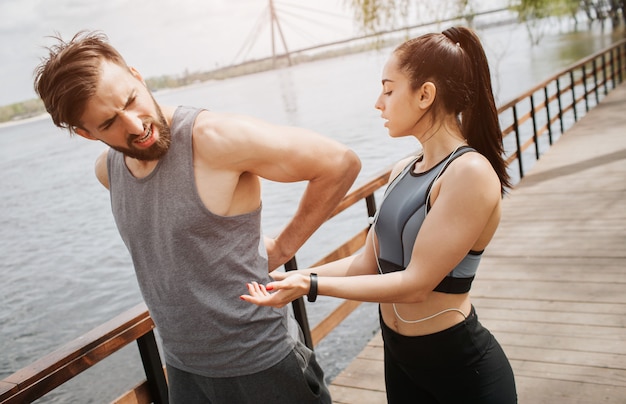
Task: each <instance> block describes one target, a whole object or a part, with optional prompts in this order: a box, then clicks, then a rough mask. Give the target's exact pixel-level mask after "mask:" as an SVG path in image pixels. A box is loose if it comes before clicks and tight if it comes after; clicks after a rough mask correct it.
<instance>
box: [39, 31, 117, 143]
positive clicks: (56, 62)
mask: <svg viewBox="0 0 626 404" xmlns="http://www.w3.org/2000/svg"><path fill="white" fill-rule="evenodd" d="M52 38H53V39H55V40H57V44H55V45H52V46H50V47H48V48H47V50H48V51H49V55H48V57H47V58H43V59H42V61H41V63H40V64H39V66H37V68H36V69H35V91H36V92H37V94H38V95H39V97H41V99H42V101H43V103H44V105H45V107H46V110H47V111H48V113H49V114H50V116H51V117H52V121H53V122H54V124H55V125H56V126H58V127H60V128H66V129H68V130H69V131H70V133H73V132H74V130H75V128H77V127H78V128H80V127H81V122H80V118H81V116H82V115H83V113H84V111H85V104H86V103H87V101H88V100H89V98H90V97H91V96H93V95H94V94H95V91H96V86H97V84H98V80H99V78H100V71H101V64H102V62H103V61H105V60H106V61H110V62H113V63H116V64H118V65H120V66H123V67H128V65H127V64H126V62H125V61H124V58H123V57H122V55H121V54H120V53H119V52H118V51H117V50H116V49H115V48H114V47H113V46H111V45H110V44H109V43H108V38H107V36H106V35H104V34H103V33H100V32H97V31H91V32H90V31H81V32H79V33H77V34H76V35H75V36H74V37H73V38H72V40H70V41H69V42H65V41H64V40H63V39H61V37H60V36H59V35H58V34H57V35H55V36H52Z"/></svg>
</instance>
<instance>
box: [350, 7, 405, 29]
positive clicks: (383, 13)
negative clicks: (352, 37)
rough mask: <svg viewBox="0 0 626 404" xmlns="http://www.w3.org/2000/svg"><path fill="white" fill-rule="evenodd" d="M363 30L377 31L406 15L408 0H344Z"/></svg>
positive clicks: (392, 24) (393, 23)
mask: <svg viewBox="0 0 626 404" xmlns="http://www.w3.org/2000/svg"><path fill="white" fill-rule="evenodd" d="M344 1H345V3H346V4H347V5H348V7H351V8H352V10H353V12H354V19H355V21H357V22H359V24H360V25H361V29H362V30H363V31H365V32H378V31H380V30H384V29H387V28H388V27H390V26H394V25H395V24H396V23H397V21H398V18H400V17H406V15H407V13H408V10H409V5H410V0H344Z"/></svg>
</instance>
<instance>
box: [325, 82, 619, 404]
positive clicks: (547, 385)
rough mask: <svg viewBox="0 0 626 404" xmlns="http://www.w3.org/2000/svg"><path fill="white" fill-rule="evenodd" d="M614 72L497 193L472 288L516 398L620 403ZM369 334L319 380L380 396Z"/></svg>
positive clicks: (347, 398) (374, 403) (377, 354)
mask: <svg viewBox="0 0 626 404" xmlns="http://www.w3.org/2000/svg"><path fill="white" fill-rule="evenodd" d="M624 111H626V83H623V84H621V85H619V86H618V87H617V88H616V89H615V90H613V91H612V92H611V93H609V95H608V96H607V97H606V98H605V99H604V100H603V101H602V102H601V103H600V104H599V105H598V106H597V107H596V108H594V109H593V110H591V111H590V112H589V113H587V115H585V116H584V117H583V118H582V119H580V120H579V121H578V122H577V123H576V124H575V125H574V126H573V127H572V128H570V129H569V130H568V131H567V132H566V133H565V134H564V135H563V136H562V137H561V138H560V139H559V140H558V142H556V143H555V144H554V145H553V146H552V147H551V148H550V149H549V150H548V151H546V153H545V154H544V155H543V156H542V158H541V159H540V160H539V161H538V162H537V163H536V164H535V166H534V167H533V168H532V169H531V170H529V171H528V172H527V175H526V176H525V177H524V178H523V179H522V181H521V182H520V183H519V184H518V185H517V186H516V187H515V189H513V190H512V191H511V193H510V195H509V196H507V197H506V198H505V199H504V202H503V218H502V223H501V225H500V227H499V229H498V232H497V233H496V235H495V238H494V240H493V241H492V243H491V244H490V246H489V248H488V249H487V250H486V252H485V255H484V257H483V261H482V263H481V267H480V270H479V272H478V275H477V278H476V281H475V282H474V286H473V288H472V298H473V303H474V305H475V306H476V309H477V313H478V316H479V319H480V321H481V322H482V323H483V324H484V325H485V326H486V327H487V328H489V329H490V330H491V332H492V333H493V334H494V335H495V336H496V338H497V339H498V341H499V342H500V343H501V344H502V346H503V348H504V350H505V351H506V353H507V355H508V357H509V359H510V361H511V365H512V367H513V371H514V373H515V376H516V383H517V390H518V398H519V402H520V403H533V404H535V403H538V404H543V403H550V404H561V403H567V404H571V403H585V404H588V403H594V404H595V403H621V404H624V403H626V343H625V341H626V119H625V118H624ZM382 359H383V348H382V338H381V336H380V333H378V334H376V336H375V337H374V338H373V339H372V341H370V343H369V344H368V345H367V346H366V347H365V349H363V351H362V352H361V353H360V354H359V355H358V356H357V358H356V359H355V360H354V362H352V363H351V364H350V365H349V366H348V367H347V368H346V369H345V370H344V371H343V372H342V373H340V374H339V375H338V376H337V377H336V379H335V380H334V381H333V383H332V384H331V392H332V394H333V400H334V402H335V403H342V404H343V403H359V404H363V403H365V404H367V403H371V404H378V403H385V402H386V399H385V396H384V374H383V364H382Z"/></svg>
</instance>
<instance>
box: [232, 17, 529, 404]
mask: <svg viewBox="0 0 626 404" xmlns="http://www.w3.org/2000/svg"><path fill="white" fill-rule="evenodd" d="M382 87H383V88H382V92H381V94H380V96H379V97H378V100H377V101H376V108H377V109H379V110H380V111H381V116H382V118H383V119H385V127H386V128H387V129H388V131H389V135H390V136H391V137H394V138H395V137H404V136H413V137H415V138H416V139H417V141H419V143H420V144H421V146H422V151H421V152H420V153H419V155H417V156H415V157H411V158H408V159H406V160H404V161H401V162H400V163H399V164H397V166H396V167H395V168H394V169H393V171H392V174H391V177H390V178H391V179H392V180H391V181H390V184H389V186H388V188H387V190H386V193H385V198H384V200H383V202H382V204H381V207H380V210H379V211H378V212H377V215H376V217H375V220H374V223H373V226H372V229H371V230H370V232H369V234H368V237H367V241H366V245H365V248H364V249H363V250H362V252H361V253H360V254H357V255H353V256H350V257H347V258H344V259H341V260H338V261H336V262H332V263H328V264H325V265H322V266H320V267H317V268H311V269H308V270H300V271H294V272H289V273H273V274H272V275H273V277H274V279H275V281H274V282H271V283H269V284H267V285H259V284H257V283H254V282H253V283H250V284H248V291H249V295H244V296H242V297H241V298H242V299H243V300H246V301H248V302H252V303H255V304H259V305H271V306H275V307H281V306H284V305H285V304H287V303H288V302H290V301H292V300H294V299H296V298H298V297H300V296H303V295H308V297H309V300H310V301H314V300H315V298H316V296H317V294H320V295H326V296H335V297H339V298H344V299H351V300H359V301H367V302H379V303H380V319H381V329H382V335H383V340H384V343H385V382H386V389H387V399H388V402H389V403H497V404H505V403H514V402H516V401H517V397H516V390H515V381H514V377H513V372H512V370H511V366H510V364H509V361H508V359H507V358H506V356H505V354H504V352H503V351H502V348H501V347H500V345H499V344H498V342H497V341H496V340H495V339H494V337H493V336H492V335H491V334H490V333H489V331H488V330H487V329H485V328H484V327H483V326H482V325H481V324H480V323H479V322H478V319H477V315H476V312H475V310H474V307H473V305H472V303H471V301H470V296H469V291H470V288H471V284H472V281H473V279H474V275H475V274H476V270H477V268H478V264H479V261H480V258H481V254H482V252H483V250H484V249H485V248H486V247H487V245H488V244H489V242H490V240H491V238H492V237H493V235H494V233H495V231H496V228H497V226H498V223H499V221H500V213H501V211H500V204H501V200H502V195H503V194H504V192H505V188H506V187H508V186H510V183H509V177H508V175H507V172H506V164H505V162H504V159H503V156H502V153H503V146H502V134H501V131H500V127H499V123H498V115H497V110H496V106H495V102H494V98H493V92H492V87H491V78H490V73H489V66H488V63H487V58H486V56H485V53H484V50H483V48H482V45H481V43H480V40H479V39H478V37H477V36H476V34H475V33H474V32H473V31H472V30H470V29H468V28H464V27H454V28H450V29H447V30H445V31H444V32H443V33H441V34H426V35H423V36H421V37H418V38H415V39H412V40H409V41H407V42H405V43H403V44H402V45H400V46H399V47H398V48H396V49H395V50H394V52H393V53H392V55H391V57H390V58H389V60H388V62H387V64H386V65H385V67H384V70H383V76H382Z"/></svg>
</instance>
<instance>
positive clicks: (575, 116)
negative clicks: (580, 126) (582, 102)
mask: <svg viewBox="0 0 626 404" xmlns="http://www.w3.org/2000/svg"><path fill="white" fill-rule="evenodd" d="M569 81H570V84H571V86H572V110H573V111H574V122H578V112H576V91H574V90H575V87H576V82H575V81H574V70H570V71H569Z"/></svg>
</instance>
